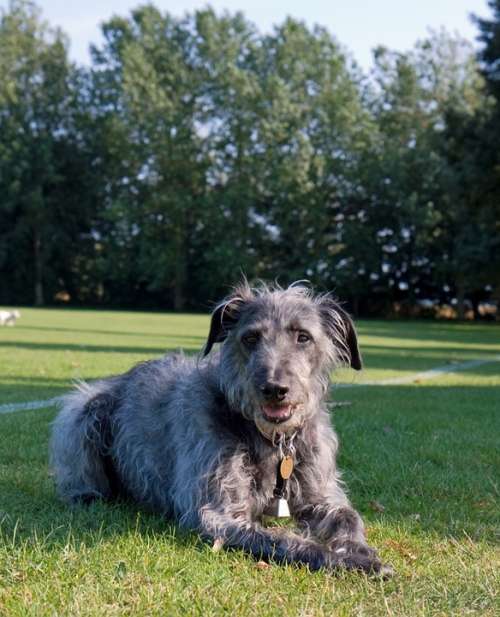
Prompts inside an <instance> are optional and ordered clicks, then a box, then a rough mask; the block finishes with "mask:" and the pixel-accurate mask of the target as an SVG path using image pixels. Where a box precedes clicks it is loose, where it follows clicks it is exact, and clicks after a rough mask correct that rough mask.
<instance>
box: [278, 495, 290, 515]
mask: <svg viewBox="0 0 500 617" xmlns="http://www.w3.org/2000/svg"><path fill="white" fill-rule="evenodd" d="M276 516H277V517H278V518H287V517H289V516H290V508H289V507H288V501H287V500H286V499H283V498H281V499H278V513H277V514H276Z"/></svg>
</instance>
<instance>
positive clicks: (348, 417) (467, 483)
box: [0, 309, 500, 617]
mask: <svg viewBox="0 0 500 617" xmlns="http://www.w3.org/2000/svg"><path fill="white" fill-rule="evenodd" d="M207 327H208V319H207V318H206V317H202V316H196V315H165V314H159V313H127V312H104V311H102V312H96V311H77V310H74V311H73V310H72V311H69V310H67V311H58V310H34V309H31V310H30V309H25V310H23V311H22V318H21V320H20V321H19V322H18V324H17V326H16V327H15V328H2V329H0V405H1V404H3V403H10V402H19V401H30V400H34V399H44V398H49V397H52V396H54V395H58V394H60V393H62V392H64V391H66V390H67V389H68V387H69V386H70V383H71V380H72V379H79V378H85V379H87V378H93V377H98V376H103V375H107V374H111V373H116V372H118V371H122V370H125V369H127V368H129V367H130V365H131V364H133V363H134V362H137V361H139V360H142V359H145V358H150V357H153V356H157V355H159V354H161V353H163V352H164V351H165V350H172V349H177V348H179V347H182V348H184V349H186V350H187V351H193V352H194V351H195V350H198V349H199V348H200V347H201V346H202V344H203V341H204V337H205V335H206V332H207ZM359 332H360V334H361V348H362V350H363V353H364V358H365V363H366V366H367V368H366V370H365V371H364V372H363V374H362V375H358V374H356V375H354V374H352V373H351V372H347V371H346V372H343V373H342V374H341V375H340V376H339V378H338V379H339V381H344V382H347V383H356V382H359V381H362V380H365V379H366V380H372V379H383V378H386V377H394V376H399V375H408V374H413V373H415V372H418V371H421V370H426V369H429V368H432V367H435V366H442V365H446V364H448V363H453V362H462V361H466V360H470V359H475V358H481V357H492V356H496V355H498V354H500V328H499V327H498V325H464V324H441V323H424V322H422V323H418V322H408V323H396V322H381V321H373V322H361V323H360V324H359ZM334 398H336V399H337V400H343V401H349V402H350V403H351V405H348V406H342V407H338V408H335V413H334V423H335V426H336V428H337V431H338V433H339V435H340V440H341V453H340V460H339V464H340V466H341V468H342V469H343V470H344V478H345V480H346V483H347V486H348V487H349V492H350V495H351V498H352V501H353V502H354V505H355V506H356V507H357V508H358V509H359V510H360V511H361V513H362V515H363V517H364V519H365V522H366V525H367V528H368V536H369V539H370V542H371V543H372V544H373V545H374V546H376V547H377V548H378V549H379V550H380V553H381V554H382V556H383V558H384V559H385V560H387V561H390V562H391V563H392V564H393V565H394V566H395V568H396V570H397V576H396V578H395V579H394V580H391V581H388V582H381V581H377V580H372V579H368V578H366V577H364V576H362V575H359V574H353V573H341V574H339V575H331V574H328V573H325V572H319V573H314V574H311V573H310V572H309V571H308V570H307V569H306V568H294V567H278V566H270V567H265V566H263V565H262V564H258V563H256V562H255V561H253V560H252V559H250V558H248V557H246V556H244V555H243V554H241V553H240V552H238V551H233V552H225V551H221V552H218V553H213V552H212V551H211V549H210V547H209V546H207V545H206V544H204V543H202V542H201V541H200V540H199V538H198V537H197V536H196V535H195V534H187V533H184V532H182V531H180V530H179V529H178V528H177V527H176V526H175V525H172V524H171V523H169V522H167V521H164V520H162V518H161V517H159V516H156V515H154V514H151V513H148V512H145V511H143V510H141V509H139V508H136V507H134V506H132V505H130V506H125V505H109V504H95V505H93V506H91V507H89V508H87V509H76V510H70V509H68V508H67V507H65V506H64V505H62V504H60V503H59V502H58V501H57V499H56V497H55V494H54V489H53V485H52V480H51V478H50V477H49V473H48V468H47V440H48V433H49V423H50V421H51V419H52V418H53V417H54V413H55V411H54V409H52V408H46V409H42V410H36V411H19V412H16V413H12V414H4V415H0V615H1V616H2V617H3V616H8V617H10V616H23V617H24V616H26V615H33V616H36V617H39V616H45V615H47V616H48V615H68V616H69V615H71V616H74V615H95V616H103V615H106V616H107V615H134V616H135V615H162V616H165V615H226V614H227V615H238V616H240V615H241V616H245V615H251V616H252V617H255V616H259V615H264V616H268V615H269V616H272V615H277V616H278V615H279V616H282V615H301V616H309V615H311V616H312V615H314V616H316V615H319V616H321V615H336V616H344V615H345V616H347V615H355V616H363V615H398V616H399V615H402V616H403V615H404V616H411V617H414V616H415V617H416V616H419V615H422V616H423V615H425V616H427V615H457V616H458V615H460V616H461V615H481V616H486V617H488V616H493V615H498V614H499V611H500V605H499V602H498V596H497V593H498V589H499V588H500V580H499V574H498V573H499V566H500V559H499V552H498V541H499V535H498V534H499V486H498V481H499V480H498V479H499V477H500V473H499V471H500V452H499V447H498V443H499V442H498V436H499V435H500V430H499V429H500V426H499V425H500V421H499V417H500V416H499V411H500V409H499V407H500V363H499V362H491V363H489V364H484V365H481V366H477V367H475V368H473V369H470V370H467V371H463V372H457V373H451V374H447V375H443V376H441V377H440V378H439V379H434V380H431V381H421V382H416V383H412V384H411V385H404V386H403V385H400V386H383V387H376V386H374V387H359V388H354V387H353V388H349V389H339V390H337V392H336V393H335V394H334Z"/></svg>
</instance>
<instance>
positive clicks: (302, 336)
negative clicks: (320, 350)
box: [297, 332, 312, 344]
mask: <svg viewBox="0 0 500 617" xmlns="http://www.w3.org/2000/svg"><path fill="white" fill-rule="evenodd" d="M310 340H312V339H311V337H310V336H309V334H307V332H299V333H298V335H297V343H302V344H304V343H309V341H310Z"/></svg>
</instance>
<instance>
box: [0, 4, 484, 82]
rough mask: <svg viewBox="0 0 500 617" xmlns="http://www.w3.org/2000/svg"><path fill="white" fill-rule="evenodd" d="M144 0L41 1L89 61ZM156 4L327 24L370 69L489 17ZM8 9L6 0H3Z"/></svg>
mask: <svg viewBox="0 0 500 617" xmlns="http://www.w3.org/2000/svg"><path fill="white" fill-rule="evenodd" d="M144 3H145V2H143V1H141V0H134V1H129V0H83V1H80V2H75V1H73V2H72V1H71V0H38V2H37V4H38V5H39V6H40V7H41V8H42V11H43V14H44V17H45V18H46V19H47V20H48V21H49V22H50V23H51V24H52V25H58V26H61V28H62V29H63V30H64V31H65V32H66V34H67V35H69V37H70V40H71V47H70V55H71V57H72V59H73V60H75V61H77V62H79V63H85V64H88V63H89V61H90V58H89V53H88V47H89V44H90V43H91V42H92V43H99V42H100V40H101V39H100V32H99V24H100V23H102V22H103V21H106V20H107V19H108V18H109V17H110V16H111V15H113V14H119V15H125V14H128V13H129V12H130V9H131V8H133V7H135V6H137V5H139V4H144ZM153 4H155V5H156V6H157V7H159V8H160V9H162V10H164V11H168V12H170V13H172V14H174V15H176V16H179V17H180V16H182V15H184V14H185V13H186V12H192V11H193V10H196V9H198V8H203V7H205V6H206V5H207V4H210V5H211V6H212V7H213V8H214V9H216V10H217V11H218V12H220V11H223V10H228V11H230V12H236V11H242V12H243V13H244V14H245V16H246V17H247V19H249V20H250V21H252V22H254V23H255V24H256V25H257V26H258V28H259V29H260V30H261V31H263V32H269V31H270V30H271V29H272V27H273V24H277V23H281V22H282V21H283V20H284V18H285V17H286V16H288V15H290V16H292V17H295V18H298V19H300V20H302V21H305V22H306V23H307V24H308V25H309V26H312V25H313V24H320V25H322V26H326V27H327V28H328V30H329V31H330V32H331V33H332V34H334V35H335V37H336V38H337V40H338V41H339V42H340V43H341V44H342V45H343V46H344V47H346V48H347V49H348V50H350V51H351V53H352V54H353V56H354V58H355V59H356V60H357V61H358V63H359V64H360V65H361V66H362V67H363V68H364V69H365V70H368V69H369V68H370V66H371V50H372V49H373V48H374V47H376V46H377V45H384V46H386V47H388V48H390V49H393V50H398V51H405V50H408V49H410V48H411V47H412V46H413V44H414V43H415V41H417V40H418V39H422V38H424V37H425V36H426V34H427V33H428V31H429V28H432V29H439V28H440V27H442V26H444V27H445V28H446V29H447V30H448V31H450V32H452V33H458V34H460V35H462V36H463V37H464V38H466V39H468V40H470V41H471V42H473V43H474V42H475V41H474V39H475V37H476V34H477V30H476V27H475V26H474V24H473V23H471V21H470V14H471V13H475V14H477V15H479V16H489V10H488V7H487V3H486V0H287V2H284V1H283V0H281V1H279V2H276V1H275V2H272V1H271V0H212V1H211V2H209V3H208V2H206V1H205V0H177V1H176V2H173V1H172V0H154V2H153ZM0 6H1V7H2V8H5V7H6V6H7V0H0Z"/></svg>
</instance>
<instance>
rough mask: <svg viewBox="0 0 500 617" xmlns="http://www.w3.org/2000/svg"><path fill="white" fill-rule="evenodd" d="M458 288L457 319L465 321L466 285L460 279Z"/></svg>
mask: <svg viewBox="0 0 500 617" xmlns="http://www.w3.org/2000/svg"><path fill="white" fill-rule="evenodd" d="M456 286H457V317H458V319H460V320H463V319H465V285H464V282H463V280H462V279H458V280H457V282H456Z"/></svg>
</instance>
